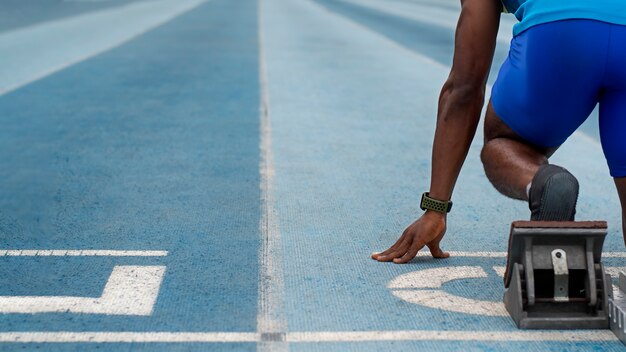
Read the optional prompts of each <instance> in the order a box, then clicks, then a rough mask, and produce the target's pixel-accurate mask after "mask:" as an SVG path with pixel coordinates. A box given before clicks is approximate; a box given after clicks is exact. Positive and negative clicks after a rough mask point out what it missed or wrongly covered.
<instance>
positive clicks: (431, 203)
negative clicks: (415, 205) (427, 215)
mask: <svg viewBox="0 0 626 352" xmlns="http://www.w3.org/2000/svg"><path fill="white" fill-rule="evenodd" d="M420 208H421V209H422V210H432V211H436V212H440V213H443V214H446V213H449V212H450V210H451V209H452V202H451V201H449V200H440V199H436V198H433V197H431V196H430V194H429V193H428V192H425V193H423V194H422V199H421V200H420Z"/></svg>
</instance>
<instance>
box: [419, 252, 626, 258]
mask: <svg viewBox="0 0 626 352" xmlns="http://www.w3.org/2000/svg"><path fill="white" fill-rule="evenodd" d="M448 253H450V256H451V257H471V258H506V255H507V252H464V251H449V252H448ZM419 255H420V256H425V257H428V256H430V253H428V252H421V253H420V254H419ZM602 257H604V258H626V252H605V253H602Z"/></svg>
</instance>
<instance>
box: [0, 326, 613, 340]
mask: <svg viewBox="0 0 626 352" xmlns="http://www.w3.org/2000/svg"><path fill="white" fill-rule="evenodd" d="M260 340H261V334H260V333H253V332H249V333H246V332H149V331H148V332H113V331H111V332H104V331H102V332H71V331H59V332H5V333H0V342H16V343H77V342H81V343H86V342H87V343H164V342H169V343H176V342H186V343H194V342H195V343H198V342H205V343H216V342H220V343H227V342H259V341H260ZM286 340H287V341H289V342H292V343H298V342H300V343H302V342H314V343H315V342H366V341H559V342H596V341H617V338H616V337H615V335H613V333H612V332H611V331H610V330H608V329H606V330H577V331H441V330H399V331H318V332H292V333H287V335H286Z"/></svg>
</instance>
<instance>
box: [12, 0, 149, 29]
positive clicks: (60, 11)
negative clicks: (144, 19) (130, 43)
mask: <svg viewBox="0 0 626 352" xmlns="http://www.w3.org/2000/svg"><path fill="white" fill-rule="evenodd" d="M137 1H142V0H103V1H93V0H2V1H0V32H3V31H7V30H13V29H17V28H22V27H27V26H32V25H35V24H38V23H41V22H48V21H53V20H58V19H61V18H65V17H71V16H76V15H80V14H83V13H86V12H91V11H97V10H102V9H107V8H111V7H115V6H120V5H126V4H129V3H131V2H137ZM143 1H145V0H143Z"/></svg>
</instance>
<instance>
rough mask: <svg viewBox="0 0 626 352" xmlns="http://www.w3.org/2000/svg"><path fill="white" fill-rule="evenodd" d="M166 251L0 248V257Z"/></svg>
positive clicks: (143, 254)
mask: <svg viewBox="0 0 626 352" xmlns="http://www.w3.org/2000/svg"><path fill="white" fill-rule="evenodd" d="M165 256H167V251H120V250H98V249H0V257H165Z"/></svg>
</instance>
